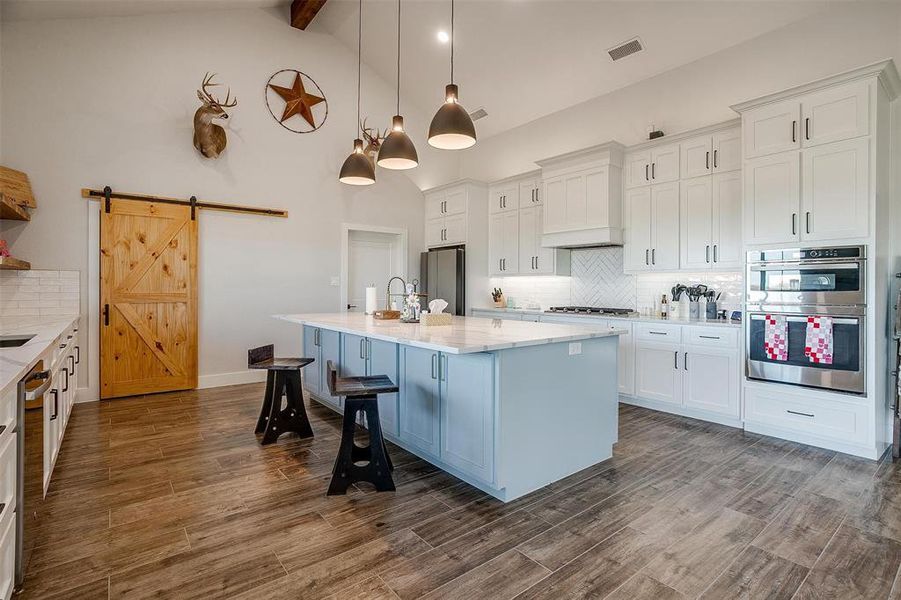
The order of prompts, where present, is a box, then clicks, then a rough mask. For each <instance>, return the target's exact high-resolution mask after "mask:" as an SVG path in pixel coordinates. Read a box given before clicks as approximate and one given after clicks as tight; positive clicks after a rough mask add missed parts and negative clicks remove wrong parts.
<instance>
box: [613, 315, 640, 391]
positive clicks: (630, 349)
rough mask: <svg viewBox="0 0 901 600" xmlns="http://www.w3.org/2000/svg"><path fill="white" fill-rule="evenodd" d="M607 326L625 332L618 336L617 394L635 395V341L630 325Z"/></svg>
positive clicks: (622, 323)
mask: <svg viewBox="0 0 901 600" xmlns="http://www.w3.org/2000/svg"><path fill="white" fill-rule="evenodd" d="M609 325H610V327H612V328H614V329H625V330H626V331H627V333H625V334H622V335H620V336H619V353H618V366H619V373H618V376H619V393H620V394H627V395H630V396H631V395H632V394H634V393H635V340H634V336H633V335H632V324H631V323H628V322H626V321H610V322H609Z"/></svg>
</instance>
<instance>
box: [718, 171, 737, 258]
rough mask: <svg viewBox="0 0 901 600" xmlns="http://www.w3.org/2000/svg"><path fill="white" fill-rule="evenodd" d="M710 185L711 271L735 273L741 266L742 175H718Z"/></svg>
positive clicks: (730, 173)
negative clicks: (711, 224)
mask: <svg viewBox="0 0 901 600" xmlns="http://www.w3.org/2000/svg"><path fill="white" fill-rule="evenodd" d="M711 181H712V183H713V252H712V253H711V254H712V256H711V258H712V259H713V263H712V265H711V267H712V268H714V269H725V270H737V269H740V268H741V266H742V263H743V259H744V254H743V252H742V231H741V171H730V172H727V173H717V174H715V175H714V176H713V177H712V178H711Z"/></svg>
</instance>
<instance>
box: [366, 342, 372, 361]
mask: <svg viewBox="0 0 901 600" xmlns="http://www.w3.org/2000/svg"><path fill="white" fill-rule="evenodd" d="M371 359H372V340H370V339H369V338H366V360H371Z"/></svg>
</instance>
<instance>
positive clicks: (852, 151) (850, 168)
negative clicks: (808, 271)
mask: <svg viewBox="0 0 901 600" xmlns="http://www.w3.org/2000/svg"><path fill="white" fill-rule="evenodd" d="M869 152H870V139H869V138H868V137H865V138H857V139H852V140H845V141H841V142H834V143H831V144H824V145H819V146H816V147H814V148H808V149H805V150H804V151H803V152H802V153H801V173H802V177H801V179H802V187H801V211H800V220H801V223H800V224H799V229H800V233H801V239H803V240H811V241H814V240H817V241H819V240H831V239H841V238H854V237H865V236H866V235H867V234H868V232H869V217H870V215H869V203H870V182H869V165H870V160H869Z"/></svg>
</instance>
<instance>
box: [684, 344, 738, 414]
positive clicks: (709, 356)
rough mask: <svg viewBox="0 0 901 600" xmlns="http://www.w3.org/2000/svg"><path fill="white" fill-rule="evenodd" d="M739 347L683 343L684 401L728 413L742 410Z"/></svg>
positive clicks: (698, 406) (699, 408)
mask: <svg viewBox="0 0 901 600" xmlns="http://www.w3.org/2000/svg"><path fill="white" fill-rule="evenodd" d="M738 355H739V353H738V351H728V350H724V349H722V348H716V347H713V348H710V347H706V346H684V347H683V355H682V370H683V372H682V403H683V405H684V406H685V407H687V408H696V409H698V410H706V411H710V412H716V413H721V414H723V415H728V416H737V415H738V414H739V401H738V399H739V381H738V374H739V367H738Z"/></svg>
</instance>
